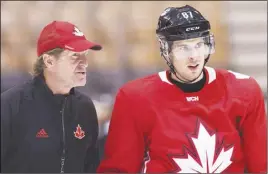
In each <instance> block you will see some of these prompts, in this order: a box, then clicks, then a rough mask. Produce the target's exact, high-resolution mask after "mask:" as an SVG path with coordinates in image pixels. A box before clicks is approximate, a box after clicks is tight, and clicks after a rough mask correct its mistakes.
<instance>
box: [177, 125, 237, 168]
mask: <svg viewBox="0 0 268 174" xmlns="http://www.w3.org/2000/svg"><path fill="white" fill-rule="evenodd" d="M191 139H192V141H193V144H194V146H195V148H196V151H197V155H198V157H199V159H200V164H201V165H200V164H199V163H198V162H197V161H196V160H195V159H193V158H192V157H191V155H189V154H187V158H186V159H185V158H184V159H183V158H177V157H173V160H174V161H175V163H176V164H177V165H178V166H179V167H180V169H181V171H180V172H178V173H221V172H222V171H224V170H225V169H226V168H227V167H228V166H229V165H230V164H231V163H232V161H231V160H230V159H231V157H232V154H233V149H234V147H231V148H229V149H228V150H226V151H225V150H224V148H222V149H221V151H220V153H219V155H218V156H217V158H216V159H215V150H216V149H215V148H216V134H213V135H212V136H211V135H210V134H209V133H208V131H207V130H206V129H205V127H204V126H203V125H202V124H201V123H200V125H199V131H198V137H197V138H191ZM214 159H215V160H214Z"/></svg>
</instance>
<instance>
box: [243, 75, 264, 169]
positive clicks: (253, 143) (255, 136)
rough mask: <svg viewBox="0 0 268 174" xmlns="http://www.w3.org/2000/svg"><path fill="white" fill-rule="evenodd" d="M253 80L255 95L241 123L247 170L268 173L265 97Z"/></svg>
mask: <svg viewBox="0 0 268 174" xmlns="http://www.w3.org/2000/svg"><path fill="white" fill-rule="evenodd" d="M252 80H253V83H252V84H251V85H252V86H253V91H249V92H251V93H252V94H254V95H253V97H252V101H251V103H250V105H249V107H248V109H247V113H246V117H245V118H244V120H242V123H241V124H242V125H241V126H242V140H243V146H244V155H245V160H246V170H247V172H249V173H260V172H265V173H267V116H266V111H265V104H264V97H263V93H262V91H261V89H260V87H259V85H258V84H257V82H256V81H255V80H254V79H252ZM251 89H252V88H251Z"/></svg>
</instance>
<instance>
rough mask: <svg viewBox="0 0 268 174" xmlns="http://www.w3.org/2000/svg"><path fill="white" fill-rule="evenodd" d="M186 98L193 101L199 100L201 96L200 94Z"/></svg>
mask: <svg viewBox="0 0 268 174" xmlns="http://www.w3.org/2000/svg"><path fill="white" fill-rule="evenodd" d="M186 100H187V101H188V102H191V101H199V97H198V96H194V97H186Z"/></svg>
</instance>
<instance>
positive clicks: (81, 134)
mask: <svg viewBox="0 0 268 174" xmlns="http://www.w3.org/2000/svg"><path fill="white" fill-rule="evenodd" d="M74 136H75V137H76V138H78V139H80V140H81V139H82V138H84V137H85V131H83V130H82V128H81V126H80V125H79V124H78V125H77V127H76V131H75V132H74Z"/></svg>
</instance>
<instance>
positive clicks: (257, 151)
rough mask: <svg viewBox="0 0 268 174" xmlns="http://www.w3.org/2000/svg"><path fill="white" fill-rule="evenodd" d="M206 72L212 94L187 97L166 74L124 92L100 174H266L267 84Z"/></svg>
mask: <svg viewBox="0 0 268 174" xmlns="http://www.w3.org/2000/svg"><path fill="white" fill-rule="evenodd" d="M205 72H206V77H207V82H206V84H205V86H204V88H203V89H202V90H201V91H199V92H194V93H184V92H182V91H181V90H180V89H179V88H178V87H177V86H175V85H173V84H172V83H170V82H169V80H168V78H167V76H166V75H167V73H166V72H160V73H158V74H155V75H151V76H148V77H145V78H141V79H138V80H134V81H131V82H129V83H127V84H126V85H125V86H123V87H122V88H121V89H120V91H119V93H118V95H117V97H116V102H115V105H114V110H113V114H112V118H111V122H110V128H109V133H108V138H107V142H106V148H105V157H104V159H103V161H102V162H101V164H100V166H99V168H98V172H132V173H138V172H159V173H164V172H165V173H167V172H181V173H196V172H201V173H212V172H213V173H214V172H215V173H222V172H237V173H240V172H241V173H243V172H244V171H247V172H251V173H257V172H266V171H267V134H266V126H267V125H266V113H265V107H264V98H263V94H262V91H261V89H260V87H259V85H258V84H257V82H256V81H255V80H254V79H253V78H251V77H248V76H245V75H242V74H239V73H234V72H230V71H226V70H215V69H213V68H209V67H206V70H205ZM144 154H147V155H146V156H145V155H144Z"/></svg>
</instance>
